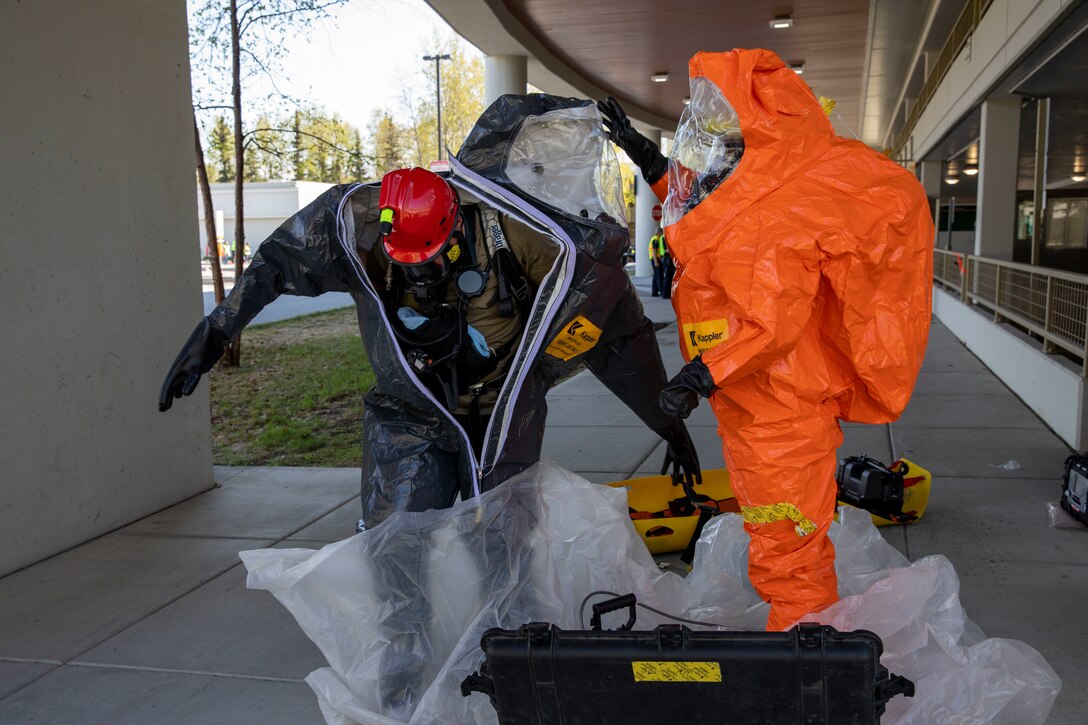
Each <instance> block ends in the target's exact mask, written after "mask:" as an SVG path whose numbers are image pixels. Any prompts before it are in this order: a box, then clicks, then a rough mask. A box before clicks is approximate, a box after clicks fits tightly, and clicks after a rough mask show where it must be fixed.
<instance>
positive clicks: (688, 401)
mask: <svg viewBox="0 0 1088 725" xmlns="http://www.w3.org/2000/svg"><path fill="white" fill-rule="evenodd" d="M713 392H714V378H713V377H711V375H710V370H709V369H708V368H707V366H706V365H704V364H703V360H702V358H700V357H696V358H695V359H694V360H692V361H691V362H689V363H688V364H687V365H685V366H684V367H682V368H680V372H679V373H677V374H676V377H675V378H673V379H672V380H670V381H669V382H667V383H666V384H665V387H664V388H662V389H661V397H660V398H659V399H658V404H659V405H660V406H661V410H663V411H665V412H666V413H668V414H669V415H675V416H676V417H677V418H687V417H688V416H689V415H691V411H693V410H695V407H696V406H697V405H699V398H700V396H701V397H704V398H709V397H710V394H711V393H713Z"/></svg>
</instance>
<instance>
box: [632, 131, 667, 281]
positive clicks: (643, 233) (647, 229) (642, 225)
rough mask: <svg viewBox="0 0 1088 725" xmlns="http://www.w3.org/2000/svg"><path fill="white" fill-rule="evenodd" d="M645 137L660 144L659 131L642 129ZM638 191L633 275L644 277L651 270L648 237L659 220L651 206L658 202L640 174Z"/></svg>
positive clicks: (654, 229) (652, 233)
mask: <svg viewBox="0 0 1088 725" xmlns="http://www.w3.org/2000/svg"><path fill="white" fill-rule="evenodd" d="M643 134H644V135H645V136H646V138H648V139H650V140H651V141H653V142H654V143H655V144H657V145H658V146H660V145H661V131H659V130H657V129H654V130H652V131H643ZM637 183H638V191H637V193H636V194H635V275H636V276H638V277H645V276H646V275H648V274H651V273H652V272H653V267H651V266H650V237H652V236H653V235H654V232H656V231H657V227H658V226H659V225H661V222H655V221H654V218H653V208H654V205H655V204H660V203H661V202H660V201H658V198H657V197H656V196H655V195H654V191H653V189H651V188H650V185H649V184H647V183H646V180H645V179H643V178H642V175H641V174H640V175H639V177H638V182H637Z"/></svg>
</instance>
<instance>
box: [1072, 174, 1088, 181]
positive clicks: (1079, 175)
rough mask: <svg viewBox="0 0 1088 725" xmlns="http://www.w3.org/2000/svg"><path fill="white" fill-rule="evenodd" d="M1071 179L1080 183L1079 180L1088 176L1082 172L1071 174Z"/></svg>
mask: <svg viewBox="0 0 1088 725" xmlns="http://www.w3.org/2000/svg"><path fill="white" fill-rule="evenodd" d="M1072 179H1073V181H1076V182H1078V183H1080V182H1081V181H1086V180H1088V176H1085V175H1084V174H1073V176H1072Z"/></svg>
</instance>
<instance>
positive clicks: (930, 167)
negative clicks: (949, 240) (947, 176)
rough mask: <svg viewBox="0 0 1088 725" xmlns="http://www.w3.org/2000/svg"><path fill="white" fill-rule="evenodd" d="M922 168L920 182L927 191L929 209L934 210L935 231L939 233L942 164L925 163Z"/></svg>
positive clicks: (937, 162)
mask: <svg viewBox="0 0 1088 725" xmlns="http://www.w3.org/2000/svg"><path fill="white" fill-rule="evenodd" d="M920 167H921V175H920V178H919V181H921V182H922V188H923V189H925V190H926V197H927V198H928V199H929V208H930V209H932V210H933V229H934V230H935V231H937V232H939V231H940V228H939V225H940V221H941V162H940V160H937V161H923V162H922V163H921V164H920Z"/></svg>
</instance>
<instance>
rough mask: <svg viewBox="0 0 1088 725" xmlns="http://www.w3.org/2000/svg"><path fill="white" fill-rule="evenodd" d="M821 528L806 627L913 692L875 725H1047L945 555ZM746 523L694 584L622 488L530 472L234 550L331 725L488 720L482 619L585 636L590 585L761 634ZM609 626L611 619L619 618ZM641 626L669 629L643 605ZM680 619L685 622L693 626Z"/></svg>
mask: <svg viewBox="0 0 1088 725" xmlns="http://www.w3.org/2000/svg"><path fill="white" fill-rule="evenodd" d="M830 536H831V537H832V539H833V541H834V542H835V548H836V551H837V554H838V558H837V561H836V568H837V571H838V576H839V584H840V593H841V594H842V596H843V597H844V599H842V600H841V601H840V602H839V603H837V604H835V605H834V606H832V607H830V608H829V609H827V610H826V611H824V612H822V613H820V614H819V615H818V616H817V617H813V620H814V621H819V622H822V623H826V624H831V625H833V626H835V627H837V628H839V629H842V630H851V629H869V630H871V631H873V632H876V633H877V634H878V635H880V637H881V638H882V639H883V640H884V648H885V653H884V657H883V658H882V662H883V663H884V665H885V666H887V667H888V668H889V669H890V670H891V671H893V672H895V673H896V674H900V675H904V676H906V677H909V678H911V679H912V680H914V681H915V684H916V685H917V695H916V696H915V697H914V698H913V699H905V698H902V697H899V698H896V699H894V700H893V701H892V702H891V703H889V705H888V714H887V715H886V716H885V717H884V719H883V722H884V723H900V724H903V725H905V724H910V725H915V724H917V725H921V724H922V723H935V722H955V723H957V724H958V725H969V724H972V723H991V722H996V723H1017V724H1018V725H1032V724H1033V723H1039V724H1041V723H1043V721H1044V720H1045V719H1046V716H1047V714H1048V713H1049V711H1050V708H1051V706H1052V705H1053V702H1054V699H1055V698H1056V697H1057V694H1058V691H1059V689H1060V681H1059V679H1058V677H1057V676H1056V675H1055V674H1054V672H1053V670H1051V668H1050V667H1049V666H1048V665H1047V664H1046V662H1045V661H1044V660H1043V658H1042V657H1041V656H1040V655H1039V654H1038V653H1037V652H1035V651H1034V650H1033V649H1031V648H1030V647H1028V646H1027V645H1025V644H1022V643H1020V642H1015V641H1012V640H1002V639H984V638H983V635H982V634H981V632H979V631H978V629H977V627H975V626H974V625H973V624H971V622H970V621H969V620H968V619H967V618H966V616H965V614H964V611H963V608H962V607H961V606H960V604H959V598H958V592H959V582H958V579H957V577H956V574H955V571H954V570H953V569H952V566H951V564H949V562H948V561H947V560H946V559H944V558H943V557H940V556H933V557H927V558H925V559H922V560H920V561H918V562H915V563H914V564H911V563H910V562H908V561H907V560H906V559H905V558H904V557H903V556H902V555H901V554H899V552H898V551H896V550H895V549H894V548H893V547H892V546H890V545H888V544H887V543H885V541H884V539H883V538H882V537H881V536H880V534H879V533H878V531H877V529H876V527H875V526H873V524H872V522H871V520H870V518H869V515H868V514H867V513H865V512H864V511H857V510H853V509H847V510H845V511H844V512H843V518H842V521H841V523H836V524H834V525H833V526H832V528H831V532H830ZM747 551H748V536H747V534H746V533H745V532H744V528H743V524H742V521H741V519H740V517H739V516H736V515H733V514H725V515H722V516H718V517H716V518H715V519H713V520H712V521H711V522H710V523H709V524H708V525H707V527H706V528H705V530H704V532H703V535H702V537H701V538H700V540H699V542H698V545H697V550H696V556H695V562H694V569H693V571H692V572H691V574H690V575H689V576H688V577H687V578H682V577H680V576H678V575H677V574H674V573H670V572H662V571H660V570H659V569H658V567H657V566H656V565H655V563H654V561H653V558H652V557H651V556H650V554H649V552H648V551H647V550H646V548H645V546H644V545H643V543H642V542H641V540H640V539H639V538H638V536H637V534H636V533H635V530H634V528H633V527H632V525H631V522H630V520H629V518H628V515H627V505H626V494H625V492H624V490H623V489H617V488H610V487H607V486H598V485H594V484H590V483H588V482H587V481H585V480H583V479H581V478H579V477H578V476H576V475H574V474H572V473H569V472H567V471H565V470H563V469H561V468H559V467H557V466H555V465H552V464H548V463H542V464H539V465H538V466H534V467H533V468H531V469H529V470H528V471H526V472H525V473H523V474H522V475H520V476H517V477H515V478H513V479H511V480H510V481H509V482H507V483H506V484H504V485H502V486H500V487H498V488H496V489H493V490H491V491H488V492H487V493H485V494H483V495H482V496H480V497H479V498H477V499H474V500H470V501H464V502H461V503H459V504H457V505H456V506H454V507H453V508H451V509H445V510H434V511H427V512H424V513H397V514H394V515H393V516H391V517H390V518H389V519H388V520H386V521H385V523H383V524H382V525H381V526H379V527H377V528H375V529H373V530H371V531H366V532H364V533H362V534H358V535H356V536H354V537H352V538H350V539H346V540H344V541H341V542H338V543H336V544H330V545H329V546H326V547H325V548H324V549H321V550H320V551H310V550H306V549H260V550H255V551H247V552H243V553H242V559H243V561H244V562H245V565H246V567H247V568H248V569H249V581H248V584H249V586H250V587H251V588H256V589H266V590H268V591H270V592H271V593H272V594H273V595H275V596H276V598H277V599H279V600H280V602H282V603H283V604H284V606H286V607H287V608H288V609H289V610H290V611H291V613H292V614H293V615H294V617H295V619H296V620H297V621H298V623H299V625H300V626H301V627H302V629H303V630H304V631H305V632H306V634H307V635H308V636H309V637H310V638H311V639H312V640H313V641H314V642H315V643H316V644H317V645H318V647H319V648H320V649H321V651H322V652H323V653H324V655H325V657H326V658H327V659H328V662H329V665H330V666H329V667H327V668H322V669H320V670H317V671H316V672H313V673H312V674H311V675H310V676H309V677H308V678H307V682H309V684H310V686H311V687H312V688H313V689H314V692H315V693H316V694H317V696H318V699H319V703H320V706H321V710H322V713H323V714H324V715H325V718H326V720H327V721H328V722H329V723H331V724H334V725H350V724H353V723H361V724H364V725H377V724H381V725H386V724H388V723H413V724H420V725H421V724H423V723H428V724H437V723H451V724H452V723H474V724H481V725H482V724H483V723H494V722H496V716H495V712H494V710H493V709H492V707H491V704H490V702H489V701H488V699H487V698H486V697H484V696H483V695H479V694H474V695H472V696H470V697H468V698H464V697H462V696H461V694H460V683H461V681H462V680H463V679H464V678H465V677H466V676H467V675H469V674H470V673H472V672H474V671H475V670H476V669H477V668H478V667H479V665H480V663H481V662H482V660H483V656H482V653H481V651H480V648H479V643H480V637H481V635H482V634H483V632H484V631H486V630H487V629H489V628H491V627H503V628H508V629H513V628H516V627H517V626H519V625H521V624H524V623H526V622H530V621H545V622H552V623H555V624H557V625H559V626H560V627H563V628H566V629H584V628H586V624H585V623H579V622H578V611H579V606H580V605H581V603H582V601H583V599H584V598H585V596H586V595H587V594H589V593H590V592H592V591H595V590H608V591H614V592H620V593H625V592H634V593H635V594H636V596H637V597H638V599H639V601H641V602H643V603H645V604H648V605H650V606H652V607H656V608H658V609H662V610H665V611H668V612H672V613H675V614H678V615H680V616H683V617H686V618H689V619H696V620H700V621H705V622H713V623H716V624H718V625H720V626H722V627H728V628H737V629H761V628H762V627H763V625H764V623H765V621H766V616H767V605H766V604H765V603H763V602H762V601H760V600H759V598H758V597H757V596H756V594H755V592H754V590H753V589H752V587H751V585H750V584H749V582H748V579H747V575H746V573H745V572H746V571H747ZM611 616H613V617H617V619H616V621H610V620H609V619H608V617H607V616H606V620H605V627H615V626H618V625H619V624H620V623H621V622H620V618H622V617H625V616H626V615H620V614H613V615H611ZM638 617H639V620H638V624H637V625H636V627H637V628H639V629H652V628H653V627H655V626H657V625H658V624H663V623H665V622H667V621H668V620H666V619H665V618H663V617H659V616H658V615H655V614H653V613H650V612H646V611H645V610H642V609H640V610H639V614H638ZM689 626H690V625H689Z"/></svg>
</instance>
